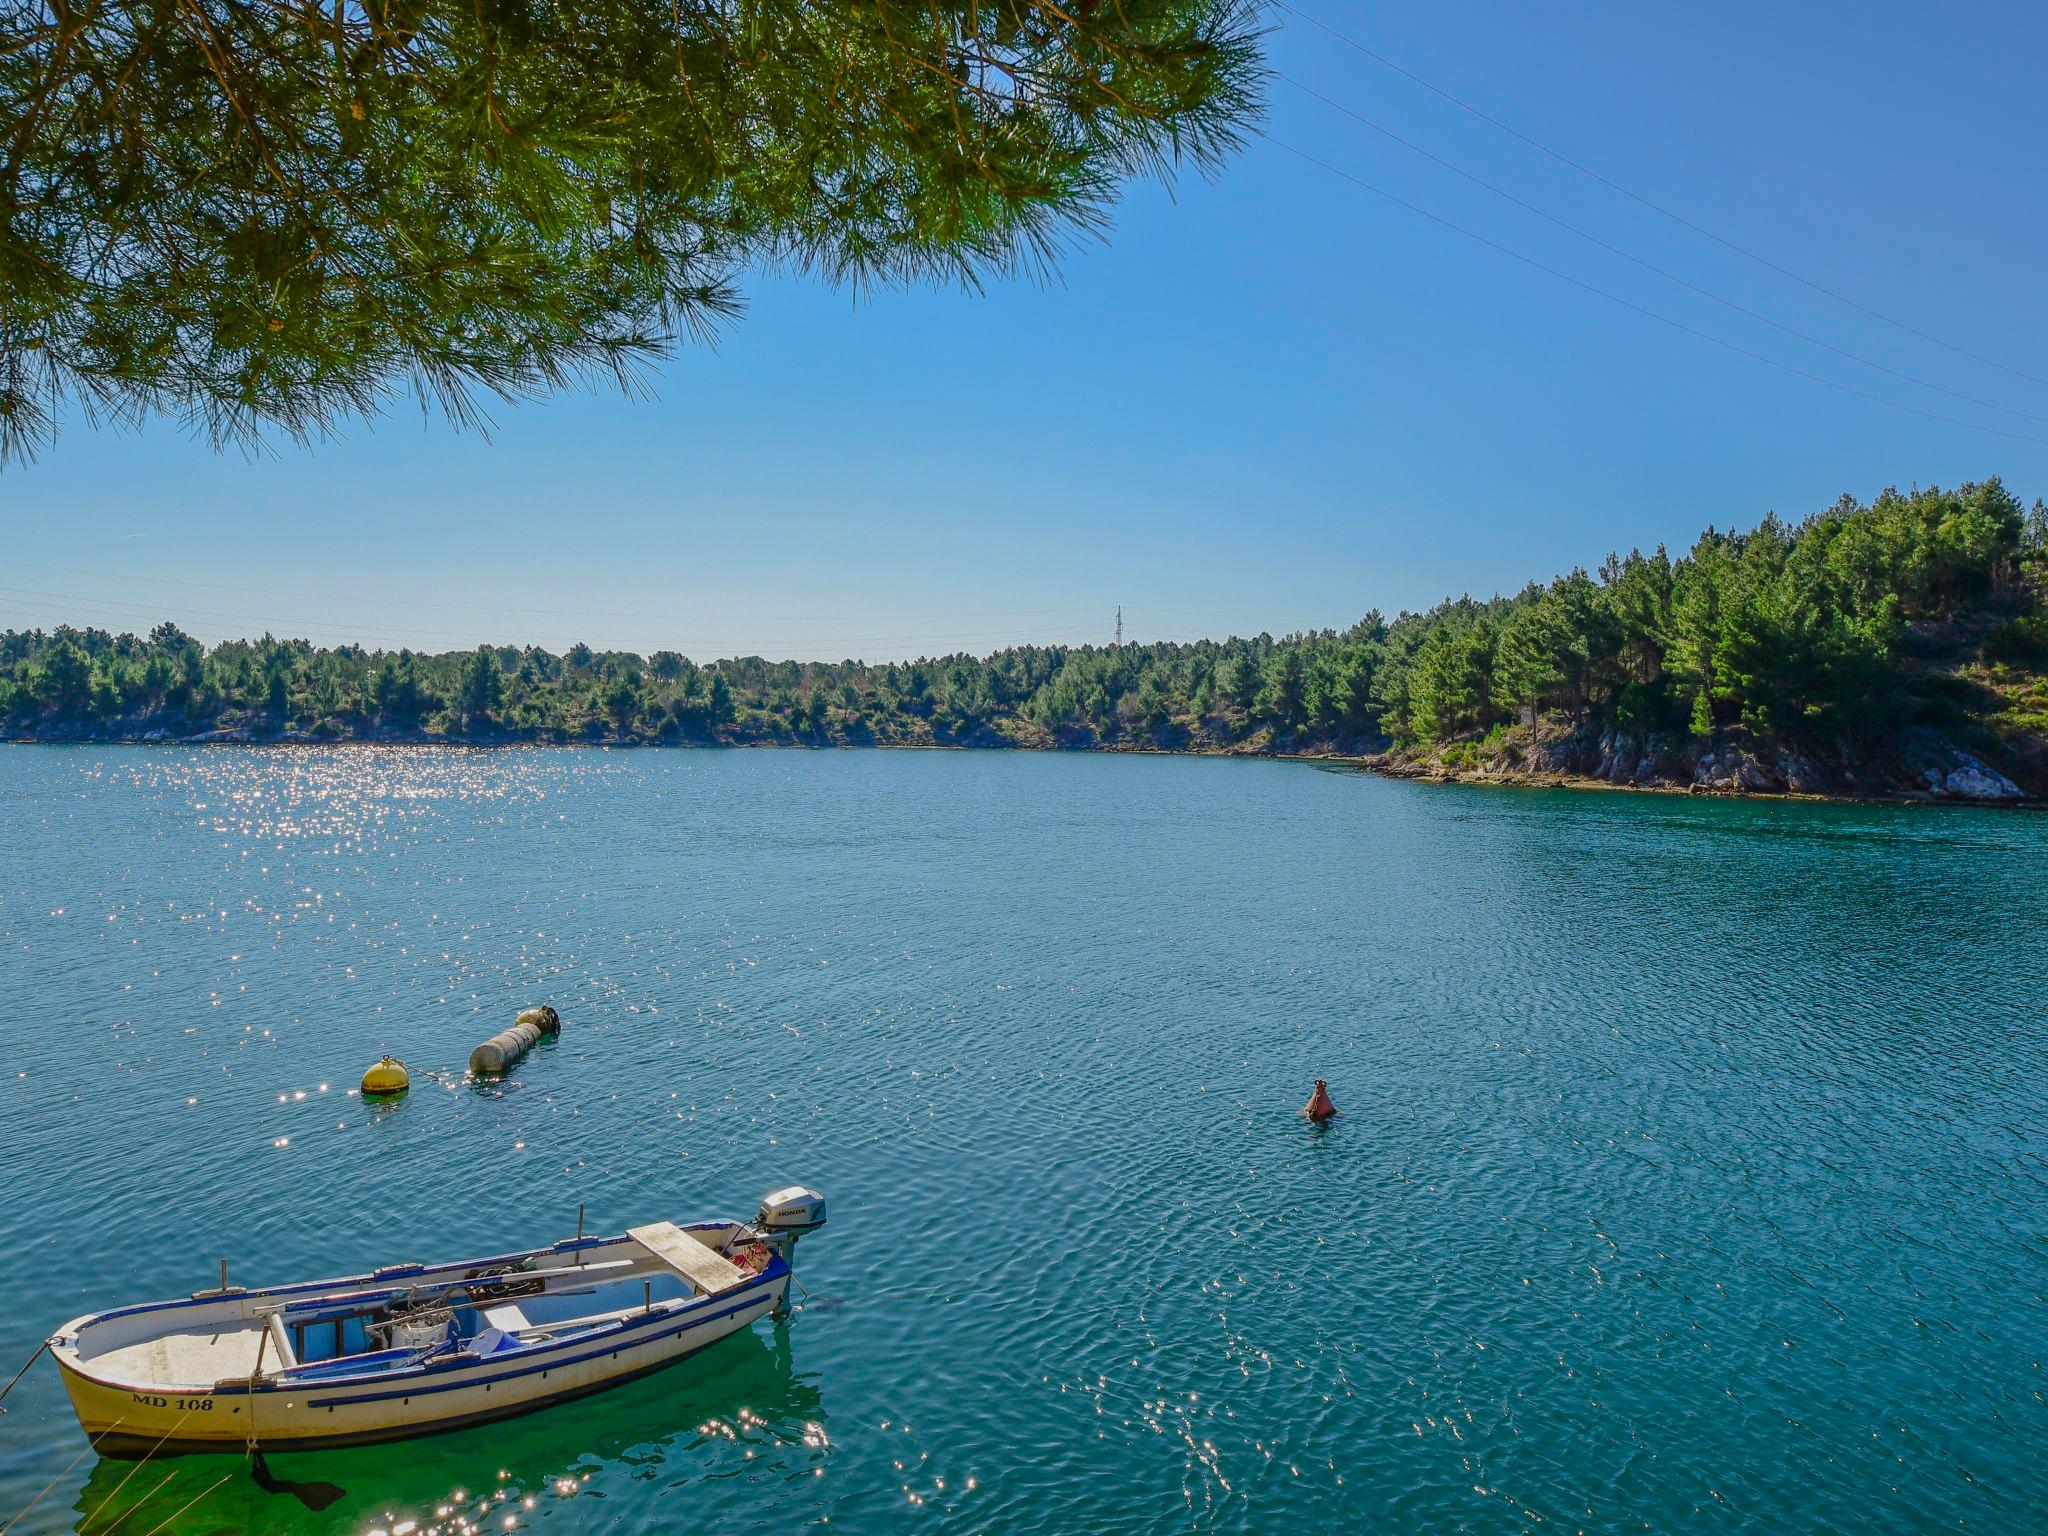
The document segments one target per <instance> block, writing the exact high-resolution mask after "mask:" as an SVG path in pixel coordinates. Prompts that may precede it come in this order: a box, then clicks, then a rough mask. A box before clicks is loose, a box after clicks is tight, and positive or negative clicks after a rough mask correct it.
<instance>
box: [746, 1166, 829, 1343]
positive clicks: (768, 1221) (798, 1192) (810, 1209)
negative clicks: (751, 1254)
mask: <svg viewBox="0 0 2048 1536" xmlns="http://www.w3.org/2000/svg"><path fill="white" fill-rule="evenodd" d="M824 1225H825V1197H824V1196H823V1195H821V1194H819V1193H818V1192H817V1191H816V1190H815V1189H806V1188H804V1186H803V1185H801V1184H792V1185H790V1186H789V1188H787V1189H778V1190H776V1191H774V1192H773V1193H772V1194H769V1195H767V1196H765V1197H764V1198H763V1199H762V1201H761V1209H760V1211H759V1212H758V1213H756V1215H755V1217H754V1230H755V1231H756V1232H758V1233H760V1234H761V1239H762V1241H763V1242H765V1243H767V1244H768V1246H769V1247H771V1248H773V1249H774V1250H775V1251H776V1252H777V1253H779V1254H781V1255H782V1262H783V1263H785V1264H787V1265H789V1266H790V1268H791V1270H794V1269H795V1268H796V1242H797V1239H798V1238H800V1237H802V1236H803V1235H804V1234H805V1233H806V1232H815V1231H817V1230H818V1229H819V1228H820V1227H822V1226H824ZM794 1278H795V1276H794V1274H792V1275H791V1279H792V1280H793V1279H794ZM775 1315H776V1316H777V1317H787V1316H789V1292H788V1290H787V1289H785V1290H784V1291H783V1293H782V1300H781V1301H780V1302H778V1303H777V1304H776V1308H775Z"/></svg>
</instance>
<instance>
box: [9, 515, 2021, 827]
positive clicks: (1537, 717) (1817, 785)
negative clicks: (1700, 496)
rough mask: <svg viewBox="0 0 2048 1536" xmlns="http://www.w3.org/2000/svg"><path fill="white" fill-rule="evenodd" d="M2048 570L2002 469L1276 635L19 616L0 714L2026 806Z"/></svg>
mask: <svg viewBox="0 0 2048 1536" xmlns="http://www.w3.org/2000/svg"><path fill="white" fill-rule="evenodd" d="M2044 589H2048V507H2044V506H2043V505H2042V504H2041V503H2039V502H2036V503H2035V505H2034V508H2033V510H2032V512H2031V513H2029V512H2027V511H2026V510H2025V508H2023V506H2022V505H2021V503H2020V502H2019V501H2018V500H2017V499H2015V498H2014V497H2013V496H2012V495H2011V494H2010V493H2009V492H2008V491H2007V490H2006V489H2005V487H2004V486H2003V485H2002V484H2001V483H2000V482H1999V481H1997V480H1995V479H1993V480H1987V481H1985V482H1983V483H1981V484H1973V485H1965V486H1962V487H1960V488H1959V489H1956V490H1952V491H1945V490H1940V489H1926V490H1918V489H1916V490H1913V491H1909V492H1900V491H1895V490H1888V491H1886V492H1884V493H1883V494H1882V495H1880V496H1878V497H1877V498H1876V499H1875V500H1874V501H1873V502H1871V503H1869V504H1868V505H1864V504H1862V503H1859V502H1857V501H1855V500H1854V499H1852V498H1848V497H1845V498H1843V500H1842V501H1840V502H1839V503H1837V504H1836V505H1835V506H1833V507H1830V508H1828V509H1827V510H1826V511H1824V512H1821V513H1819V514H1817V515H1815V516H1813V517H1811V518H1808V519H1807V520H1806V521H1804V522H1802V523H1799V524H1798V525H1796V526H1794V525H1788V524H1786V523H1784V522H1782V521H1780V520H1779V519H1778V518H1776V517H1775V516H1772V517H1769V518H1766V519H1765V520H1764V522H1763V523H1762V524H1760V525H1759V526H1757V527H1755V528H1753V529H1750V530H1748V531H1747V532H1739V533H1738V532H1723V531H1720V530H1717V529H1712V528H1710V529H1708V530H1707V532H1706V533H1704V534H1702V535H1701V536H1700V538H1699V540H1698V541H1697V542H1696V543H1695V544H1694V545H1693V547H1692V549H1691V550H1689V551H1688V552H1686V553H1684V554H1682V555H1680V556H1678V557H1676V558H1673V557H1672V556H1670V555H1669V554H1668V553H1667V552H1666V551H1665V550H1664V549H1662V548H1659V549H1658V550H1656V551H1655V552H1654V553H1651V554H1647V555H1646V554H1643V553H1642V552H1640V551H1631V552H1630V553H1629V554H1628V555H1626V556H1615V555H1610V556H1609V557H1608V558H1607V560H1606V561H1605V562H1604V563H1603V564H1602V565H1601V567H1600V568H1599V570H1598V571H1597V572H1595V573H1591V574H1589V573H1588V572H1586V571H1585V570H1583V569H1577V570H1573V571H1571V572H1570V573H1569V574H1567V575H1564V576H1560V577H1558V578H1557V579H1556V580H1554V581H1552V582H1550V583H1549V584H1548V585H1540V584H1531V585H1530V586H1529V587H1528V588H1526V589H1525V590H1523V591H1521V592H1519V593H1517V594H1515V595H1514V596H1512V597H1494V598H1491V599H1488V600H1485V601H1478V600H1475V599H1473V598H1470V597H1463V598H1459V599H1457V600H1456V601H1451V602H1445V603H1443V604H1440V605H1439V606H1437V607H1436V608H1433V609H1431V610H1430V611H1429V612H1427V613H1419V614H1418V613H1404V614H1402V615H1401V616H1400V617H1398V618H1396V619H1395V620H1393V621H1392V622H1391V623H1389V622H1387V621H1386V620H1385V619H1384V618H1383V617H1382V616H1381V615H1380V614H1379V613H1377V612H1371V613H1368V614H1366V615H1365V617H1364V618H1362V619H1361V620H1359V622H1358V623H1356V624H1354V625H1352V626H1351V627H1350V628H1349V629H1345V630H1341V631H1340V630H1320V631H1314V632H1309V633H1304V634H1294V635H1288V636H1285V637H1283V638H1280V639H1275V638H1274V637H1272V636H1270V635H1263V634H1262V635H1258V636H1256V637H1253V638H1250V639H1239V638H1232V639H1228V640H1218V641H1202V642H1199V643H1195V644H1164V643H1162V644H1129V645H1116V646H1082V647H1066V646H1043V647H1041V646H1024V647H1018V648H1014V649H1011V650H1006V651H1000V652H997V653H996V654H995V655H992V656H989V657H986V658H976V657H972V656H965V655H959V656H945V657H932V658H927V659H922V660H917V661H910V662H896V663H887V664H866V663H862V662H856V661H843V662H834V663H818V662H801V663H800V662H770V661H764V660H762V659H760V658H758V657H741V658H737V659H728V660H723V661H716V662H711V663H704V664H700V663H698V662H695V661H692V660H690V659H689V658H687V657H684V656H681V655H677V654H675V653H673V652H668V651H659V652H656V653H654V654H653V655H651V656H644V657H643V656H638V655H632V654H628V653H623V652H594V651H592V650H590V649H589V648H588V647H586V646H581V645H578V646H573V647H571V648H570V649H569V650H567V651H565V652H563V653H561V654H559V655H557V654H551V653H549V652H547V651H544V650H540V649H537V648H534V647H531V646H528V647H523V648H522V647H514V646H502V647H495V648H493V647H482V648H479V649H478V650H476V651H473V652H452V653H448V654H445V655H438V656H431V655H425V654H420V653H415V652H412V651H395V652H391V651H369V650H365V649H363V648H361V647H359V646H341V647H337V648H334V649H325V648H320V647H315V646H313V645H310V644H308V643H306V642H304V641H297V640H277V639H273V638H270V637H268V636H266V637H265V638H263V639H261V640H254V641H234V642H229V643H226V644H222V645H218V646H215V647H213V648H212V649H211V650H208V649H206V648H204V647H202V646H201V645H199V644H198V643H197V642H196V641H194V640H193V639H191V638H190V637H189V636H187V635H185V634H184V633H183V632H182V631H180V630H179V629H178V628H177V627H176V626H175V625H171V624H162V625H159V626H158V627H157V628H156V629H154V630H153V631H151V633H150V634H149V635H148V636H146V637H138V636H135V635H128V634H122V635H115V634H110V633H108V632H106V631H104V630H98V629H84V630H79V629H70V628H59V629H57V630H55V631H50V632H45V631H41V630H31V631H9V632H7V633H6V634H5V635H4V636H0V720H4V721H5V722H6V727H7V730H8V732H9V733H10V734H12V735H14V736H16V737H30V738H37V739H44V740H56V739H81V738H85V739H122V738H125V739H164V738H179V739H190V738H201V739H248V740H314V741H318V740H460V741H477V742H493V743H495V742H505V741H535V742H608V741H609V742H623V741H632V742H675V743H727V744H736V745H737V744H755V743H784V744H803V745H819V746H824V745H838V744H853V745H860V744H900V745H974V746H1005V745H1009V746H1023V747H1115V748H1151V749H1164V750H1185V751H1202V752H1306V753H1359V754H1363V753H1383V754H1384V755H1383V756H1382V757H1381V758H1380V759H1379V761H1380V762H1381V763H1382V765H1383V766H1386V767H1389V768H1392V769H1394V770H1396V771H1404V772H1420V773H1432V774H1448V775H1454V776H1480V777H1489V776H1491V777H1502V778H1537V779H1542V778H1546V777H1553V776H1555V777H1566V776H1580V777H1598V778H1602V779H1606V780H1610V781H1616V782H1630V783H1691V784H1694V785H1700V786H1706V787H1714V788H1730V789H1751V790H1776V789H1787V788H1789V789H1794V790H1814V791H1819V792H1863V793H1899V792H1932V793H1937V794H1956V795H1963V796H1967V797H1970V798H1999V797H2007V798H2009V797H2012V796H2014V795H2017V794H2018V793H2019V792H2020V791H2021V790H2024V791H2026V792H2028V793H2041V792H2043V791H2044V790H2048V680H2044V673H2048V601H2044Z"/></svg>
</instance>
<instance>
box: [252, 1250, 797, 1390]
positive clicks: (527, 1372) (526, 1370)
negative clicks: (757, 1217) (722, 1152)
mask: <svg viewBox="0 0 2048 1536" xmlns="http://www.w3.org/2000/svg"><path fill="white" fill-rule="evenodd" d="M768 1278H769V1277H768V1276H767V1275H766V1274H763V1275H762V1276H761V1277H760V1278H759V1279H757V1280H750V1281H748V1282H747V1284H746V1285H744V1286H742V1287H741V1289H742V1290H749V1291H751V1290H755V1289H758V1288H759V1287H760V1286H761V1285H762V1284H763V1283H765V1282H766V1281H767V1279H768ZM762 1300H763V1298H762V1297H759V1296H750V1297H748V1298H747V1299H746V1300H745V1301H741V1302H735V1303H734V1304H733V1305H732V1306H729V1307H723V1308H720V1309H719V1310H718V1311H716V1312H709V1313H706V1314H705V1315H704V1316H702V1317H692V1318H690V1319H689V1320H688V1321H687V1322H684V1323H682V1324H681V1325H680V1326H678V1327H674V1328H667V1329H664V1330H662V1331H661V1332H660V1333H650V1334H647V1335H645V1336H644V1337H641V1338H636V1339H633V1340H630V1341H628V1340H627V1339H625V1338H624V1337H619V1338H614V1339H610V1340H607V1341H606V1343H605V1345H604V1346H603V1347H602V1348H599V1349H592V1350H587V1351H585V1352H584V1353H583V1354H580V1355H568V1356H561V1355H553V1356H550V1357H548V1358H547V1359H545V1360H535V1361H533V1362H532V1363H531V1364H529V1365H526V1366H523V1367H521V1368H520V1369H519V1370H516V1371H504V1372H501V1373H500V1374H498V1375H495V1376H489V1377H471V1378H469V1379H468V1380H466V1381H445V1382H431V1381H429V1382H421V1383H419V1384H417V1385H415V1386H409V1387H400V1388H397V1389H396V1390H394V1391H390V1392H362V1393H356V1394H354V1395H352V1396H349V1397H312V1398H308V1399H306V1406H307V1407H308V1408H345V1407H348V1406H350V1405H352V1404H355V1403H385V1402H389V1401H390V1400H391V1399H392V1398H394V1397H425V1396H427V1395H428V1394H430V1393H434V1392H463V1391H468V1390H470V1389H471V1388H474V1387H483V1386H495V1385H496V1384H497V1383H498V1382H501V1381H514V1380H517V1379H518V1378H519V1377H521V1376H531V1375H532V1374H533V1373H534V1372H535V1371H559V1370H563V1369H565V1368H566V1367H568V1366H572V1365H581V1364H582V1363H583V1362H584V1361H585V1360H595V1359H597V1358H598V1356H600V1355H609V1354H615V1353H617V1351H619V1350H620V1349H638V1348H639V1347H640V1346H641V1345H643V1344H657V1343H659V1342H660V1341H661V1340H663V1339H672V1338H675V1337H676V1336H678V1335H679V1334H685V1333H688V1332H689V1331H690V1330H691V1329H692V1328H702V1327H704V1326H705V1325H706V1324H707V1323H715V1322H718V1321H719V1320H720V1319H722V1318H728V1317H731V1316H732V1315H733V1314H734V1313H736V1312H744V1311H746V1310H747V1309H748V1308H749V1307H754V1306H759V1305H760V1304H761V1302H762ZM477 1363H478V1364H480V1365H481V1364H487V1363H488V1362H487V1361H479V1362H477ZM262 1390H263V1391H265V1392H282V1391H286V1390H290V1389H288V1388H286V1387H285V1386H283V1385H267V1386H265V1387H264V1388H262Z"/></svg>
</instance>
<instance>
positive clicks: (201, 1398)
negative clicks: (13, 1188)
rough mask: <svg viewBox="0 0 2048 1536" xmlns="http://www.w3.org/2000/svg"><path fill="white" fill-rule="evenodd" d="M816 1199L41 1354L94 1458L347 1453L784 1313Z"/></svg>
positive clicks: (140, 1314) (213, 1301)
mask: <svg viewBox="0 0 2048 1536" xmlns="http://www.w3.org/2000/svg"><path fill="white" fill-rule="evenodd" d="M824 1224H825V1202H824V1200H823V1198H822V1197H821V1196H819V1195H817V1194H816V1193H815V1192H813V1191H811V1190H807V1189H801V1188H792V1189H785V1190H778V1191H777V1192H776V1193H774V1194H772V1195H770V1196H769V1197H768V1198H767V1199H766V1200H765V1201H763V1202H762V1205H761V1210H760V1213H759V1214H758V1215H757V1216H756V1217H755V1218H754V1220H753V1221H751V1222H734V1221H710V1222H699V1223H696V1224H693V1225H690V1226H677V1225H675V1224H674V1223H672V1222H666V1221H664V1222H656V1223H654V1224H653V1225H650V1226H642V1227H631V1228H628V1229H627V1230H626V1231H625V1232H624V1233H623V1234H621V1235H620V1236H618V1237H577V1238H571V1239H568V1240H567V1241H564V1242H559V1243H556V1244H555V1245H554V1246H553V1247H551V1248H539V1249H534V1250H531V1251H529V1252H525V1253H507V1254H500V1255H498V1256H496V1257H494V1258H487V1259H471V1260H468V1261H465V1262H463V1263H459V1264H437V1265H426V1264H394V1265H391V1266H389V1267H388V1268H384V1269H379V1270H374V1271H372V1272H371V1273H369V1274H367V1275H354V1276H351V1277H349V1278H347V1279H342V1280H314V1281H308V1282H305V1283H302V1284H298V1285H282V1286H275V1287H272V1288H270V1289H267V1290H244V1289H242V1288H241V1287H239V1286H232V1287H227V1288H224V1289H221V1290H214V1291H200V1292H197V1293H195V1294H194V1295H192V1296H190V1297H188V1298H186V1299H184V1300H181V1301H160V1302H150V1303H146V1304H144V1305H142V1306H133V1307H117V1308H115V1309H114V1310H112V1311H109V1312H95V1313H92V1314H90V1315H89V1316H86V1317H81V1318H78V1319H76V1320H74V1321H72V1322H69V1323H66V1324H65V1325H64V1327H63V1328H62V1329H61V1330H60V1331H59V1332H58V1333H57V1334H56V1335H55V1336H54V1337H53V1338H52V1339H51V1341H50V1352H51V1355H52V1356H53V1357H54V1358H55V1360H56V1362H57V1366H58V1369H59V1370H60V1371H61V1372H62V1373H63V1376H64V1384H65V1386H66V1388H68V1389H69V1391H70V1393H71V1405H72V1407H73V1408H74V1409H75V1410H76V1411H77V1414H78V1422H79V1423H80V1425H81V1426H83V1428H84V1429H85V1432H86V1433H87V1434H88V1435H89V1436H91V1437H92V1439H93V1443H94V1445H95V1447H96V1448H97V1449H98V1450H99V1451H100V1452H101V1453H102V1454H103V1455H109V1456H138V1455H145V1454H151V1453H154V1454H156V1455H171V1454H176V1453H179V1452H191V1451H224V1450H225V1451H240V1450H242V1449H245V1448H247V1447H250V1446H262V1447H268V1448H270V1449H278V1448H283V1447H301V1448H304V1447H313V1446H333V1445H360V1444H365V1443H368V1442H371V1441H378V1440H396V1439H402V1438H404V1437H406V1436H409V1435H424V1434H433V1433H435V1432H437V1431H440V1430H445V1429H454V1428H456V1427H458V1426H461V1425H466V1424H479V1423H483V1422H485V1421H486V1420H490V1419H500V1418H505V1417H508V1416H510V1415H513V1414H519V1413H527V1412H530V1411H531V1410H533V1409H536V1408H540V1407H544V1406H546V1405H547V1404H550V1403H558V1402H561V1401H563V1400H565V1399H568V1398H572V1397H581V1396H583V1395H584V1394H585V1393H589V1392H597V1391H601V1390H602V1389H604V1388H605V1387H608V1386H611V1385H613V1384H614V1383H616V1382H620V1381H624V1380H626V1379H628V1378H630V1377H634V1376H639V1375H643V1374H645V1373H646V1372H648V1371H654V1370H659V1369H661V1368H662V1367H663V1366H667V1365H673V1364H674V1363H675V1362H676V1361H678V1360H681V1359H683V1358H684V1357H685V1356H688V1355H691V1354H694V1353H696V1351H698V1350H700V1349H702V1348H704V1346H705V1345H707V1344H711V1343H715V1342H716V1341H717V1340H719V1339H722V1338H724V1337H726V1336H727V1335H728V1334H731V1333H735V1332H737V1331H738V1330H740V1329H742V1328H745V1327H747V1326H749V1325H750V1324H752V1323H754V1322H756V1321H757V1320H759V1319H760V1318H763V1317H766V1316H768V1315H770V1314H771V1313H773V1314H776V1315H780V1314H781V1313H782V1312H783V1311H785V1310H786V1309H785V1299H786V1296H787V1293H788V1290H789V1283H790V1258H791V1256H792V1253H793V1250H794V1248H795V1245H796V1240H797V1239H798V1238H799V1237H800V1236H802V1235H803V1234H804V1233H806V1232H814V1231H816V1230H817V1229H818V1228H819V1227H822V1226H823V1225H824Z"/></svg>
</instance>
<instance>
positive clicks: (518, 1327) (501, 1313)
mask: <svg viewBox="0 0 2048 1536" xmlns="http://www.w3.org/2000/svg"><path fill="white" fill-rule="evenodd" d="M484 1323H485V1325H486V1326H488V1327H491V1328H500V1329H503V1330H504V1331H505V1332H506V1333H522V1332H524V1331H525V1330H526V1329H528V1328H531V1327H532V1326H533V1324H532V1323H530V1322H528V1321H527V1319H526V1314H525V1313H524V1312H522V1311H520V1310H519V1304H518V1303H517V1302H513V1301H507V1302H501V1303H500V1304H499V1305H497V1306H495V1307H485V1308H484Z"/></svg>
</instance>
